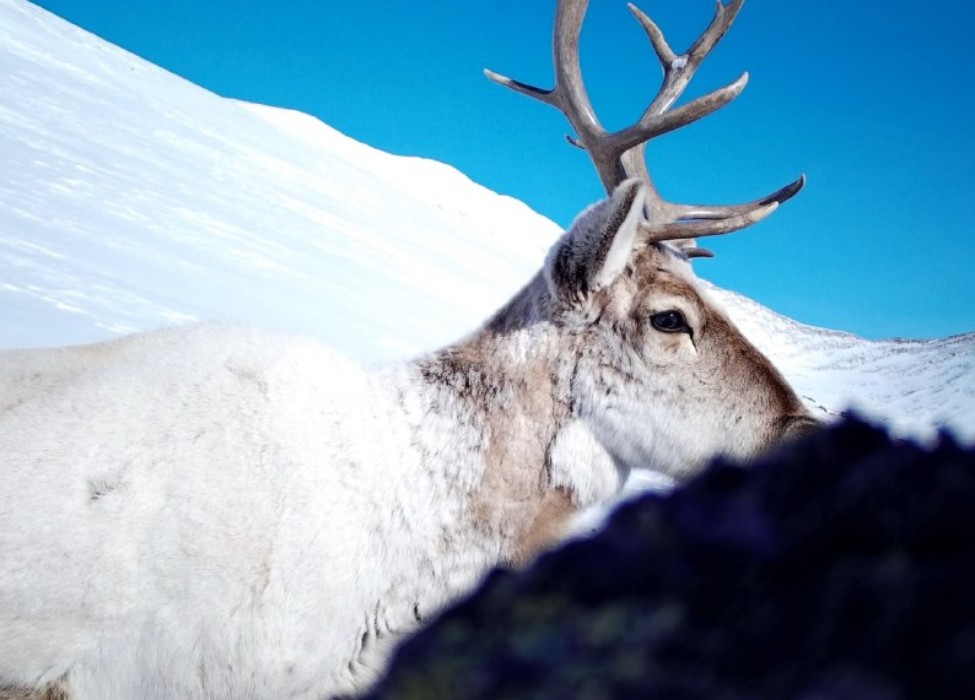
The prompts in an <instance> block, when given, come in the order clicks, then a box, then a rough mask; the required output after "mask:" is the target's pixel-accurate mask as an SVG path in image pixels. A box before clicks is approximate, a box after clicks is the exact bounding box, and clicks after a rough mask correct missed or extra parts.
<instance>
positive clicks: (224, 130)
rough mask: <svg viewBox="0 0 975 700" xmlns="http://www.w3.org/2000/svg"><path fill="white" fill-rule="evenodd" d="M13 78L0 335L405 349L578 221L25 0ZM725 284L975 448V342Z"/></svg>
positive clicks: (761, 335) (883, 399)
mask: <svg viewBox="0 0 975 700" xmlns="http://www.w3.org/2000/svg"><path fill="white" fill-rule="evenodd" d="M0 76H2V77H0V80H2V85H0V158H2V170H0V347H12V346H32V345H57V344H69V343H80V342H87V341H93V340H98V339H103V338H106V337H108V336H111V335H115V334H119V333H124V332H129V331H134V330H139V329H145V328H151V327H155V326H159V325H163V324H171V323H180V322H186V321H190V320H194V319H213V318H219V319H242V320H249V321H254V322H257V323H260V324H264V325H270V326H275V327H279V328H283V329H286V330H292V331H298V332H302V333H307V334H311V335H315V336H317V337H320V338H322V339H324V340H325V341H327V342H328V343H330V344H332V345H334V346H336V347H338V348H339V349H341V350H343V351H344V352H346V353H347V354H349V355H351V356H353V357H356V358H359V359H360V360H362V361H366V362H373V361H378V360H387V359H394V358H400V357H405V356H409V355H413V354H415V353H418V352H421V351H423V350H427V349H430V348H433V347H436V346H439V345H442V344H444V343H447V342H449V341H451V340H453V339H455V338H457V337H459V336H461V335H463V334H464V333H465V332H467V331H470V330H471V329H473V328H474V327H475V326H476V325H477V324H478V323H479V322H480V321H481V320H483V319H484V318H485V317H486V316H487V315H488V314H489V313H490V312H491V311H493V310H494V309H495V308H496V307H497V306H499V305H500V304H501V303H502V302H503V301H505V300H506V299H507V298H508V297H509V296H510V295H511V294H512V293H513V292H515V291H516V290H517V289H518V288H519V287H520V286H521V285H522V284H523V283H524V282H525V281H527V280H528V278H529V277H530V276H531V275H532V274H533V273H534V272H535V270H536V269H537V268H538V266H539V265H540V263H541V261H542V259H543V257H544V253H545V250H546V249H547V247H548V245H549V244H550V243H551V242H552V241H554V240H555V237H556V236H557V234H558V232H559V231H558V228H557V227H556V226H555V224H553V223H552V222H550V221H548V220H547V219H545V218H543V217H541V216H540V215H538V214H536V213H535V212H533V211H531V210H530V209H528V208H527V207H526V206H525V205H523V204H522V203H520V202H518V201H517V200H514V199H512V198H509V197H504V196H501V195H498V194H496V193H493V192H490V191H488V190H486V189H485V188H483V187H481V186H479V185H477V184H476V183H473V182H471V181H470V180H469V179H468V178H466V177H465V176H464V175H463V174H461V173H459V172H458V171H456V170H455V169H453V168H451V167H450V166H447V165H444V164H441V163H437V162H433V161H429V160H424V159H420V158H408V157H401V156H394V155H390V154H387V153H383V152H380V151H377V150H376V149H373V148H370V147H368V146H366V145H363V144H361V143H358V142H355V141H353V140H352V139H349V138H347V137H345V136H343V135H342V134H340V133H338V132H337V131H335V130H334V129H331V128H330V127H328V126H326V125H324V124H322V123H321V122H319V121H317V120H315V119H313V118H312V117H309V116H307V115H303V114H298V113H295V112H289V111H285V110H280V109H274V108H269V107H262V106H257V105H249V104H243V103H240V102H236V101H233V100H229V99H225V98H221V97H219V96H217V95H214V94H212V93H210V92H208V91H206V90H203V89H202V88H200V87H197V86H195V85H193V84H191V83H188V82H186V81H184V80H182V79H180V78H178V77H176V76H174V75H172V74H169V73H167V72H165V71H163V70H162V69H160V68H158V67H156V66H153V65H151V64H149V63H147V62H145V61H143V60H141V59H139V58H137V57H135V56H133V55H131V54H129V53H127V52H125V51H123V50H121V49H119V48H117V47H115V46H112V45H110V44H108V43H106V42H104V41H102V40H100V39H98V38H97V37H95V36H93V35H91V34H89V33H87V32H85V31H83V30H80V29H78V28H76V27H73V26H72V25H70V24H67V23H66V22H64V21H62V20H60V19H58V18H56V17H54V16H53V15H51V14H49V13H47V12H45V11H43V10H41V9H40V8H37V7H36V6H33V5H30V4H29V3H26V2H23V0H0ZM512 167H517V163H513V164H512ZM594 176H595V175H594ZM714 264H720V262H719V263H714ZM714 292H715V294H716V295H717V296H719V297H720V298H721V299H722V300H723V301H724V303H725V304H726V306H727V308H728V310H729V312H730V313H731V315H732V316H733V317H734V318H735V320H736V321H737V322H738V323H739V325H740V326H741V327H742V329H743V330H744V331H745V333H746V334H747V335H748V336H749V337H750V338H752V340H753V341H754V342H755V343H756V344H757V345H758V346H759V347H760V348H762V349H763V350H764V351H765V352H766V353H767V354H768V355H769V356H770V357H771V358H772V359H773V361H775V362H776V363H777V364H778V365H779V366H780V367H781V368H782V370H783V371H784V373H785V374H786V375H787V376H788V377H789V379H790V380H791V381H792V382H793V383H794V385H795V386H796V388H797V389H798V391H799V392H800V393H801V394H802V395H803V396H805V397H806V398H807V400H808V401H809V403H810V404H811V405H813V406H817V407H819V408H817V410H822V411H825V412H832V413H836V412H839V411H840V410H842V409H844V408H845V407H847V406H848V405H854V406H856V407H857V408H859V409H860V410H861V411H863V412H865V413H867V414H869V415H872V416H876V417H880V418H883V419H885V420H887V421H889V422H890V423H891V424H892V425H894V426H895V427H896V428H897V429H898V430H900V431H901V432H907V433H915V434H930V433H931V431H932V430H933V429H934V428H936V427H937V426H941V425H946V426H951V427H952V428H954V429H955V430H956V431H957V432H958V433H959V434H961V435H963V436H965V437H966V438H967V439H973V440H975V334H967V335H963V336H957V337H953V338H948V339H945V340H937V341H923V342H916V341H902V340H894V341H885V342H872V341H866V340H863V339H861V338H858V337H855V336H852V335H849V334H845V333H838V332H834V331H829V330H824V329H818V328H811V327H808V326H803V325H801V324H798V323H796V322H794V321H791V320H789V319H787V318H784V317H782V316H780V315H777V314H775V313H774V312H772V311H770V310H768V309H766V308H764V307H762V306H761V305H759V304H757V303H755V302H753V301H751V300H748V299H745V298H743V297H740V296H738V295H735V294H733V293H730V292H726V291H723V290H717V289H716V290H714ZM812 293H814V290H812Z"/></svg>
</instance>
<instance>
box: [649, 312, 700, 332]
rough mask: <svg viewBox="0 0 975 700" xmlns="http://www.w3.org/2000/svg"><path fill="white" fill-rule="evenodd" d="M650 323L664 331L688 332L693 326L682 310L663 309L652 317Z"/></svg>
mask: <svg viewBox="0 0 975 700" xmlns="http://www.w3.org/2000/svg"><path fill="white" fill-rule="evenodd" d="M650 325H652V326H653V327H654V328H656V329H657V330H658V331H662V332H664V333H688V332H690V330H691V328H690V326H688V325H687V321H686V320H685V319H684V314H682V313H681V312H680V311H662V312H660V313H659V314H654V315H653V316H651V317H650Z"/></svg>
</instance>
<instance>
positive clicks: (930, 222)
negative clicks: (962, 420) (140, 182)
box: [38, 0, 975, 338]
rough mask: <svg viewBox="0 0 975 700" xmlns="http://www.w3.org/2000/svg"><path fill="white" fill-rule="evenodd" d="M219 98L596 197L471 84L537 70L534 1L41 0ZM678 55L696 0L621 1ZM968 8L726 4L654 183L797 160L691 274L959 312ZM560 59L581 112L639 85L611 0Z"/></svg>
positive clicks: (672, 190)
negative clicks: (304, 115) (727, 17)
mask: <svg viewBox="0 0 975 700" xmlns="http://www.w3.org/2000/svg"><path fill="white" fill-rule="evenodd" d="M38 4H39V5H41V6H42V7H45V8H46V9H48V10H50V11H52V12H54V13H55V14H58V15H60V16H62V17H64V18H66V19H68V20H70V21H71V22H73V23H75V24H78V25H80V26H82V27H84V28H85V29H88V30H89V31H92V32H94V33H96V34H98V35H100V36H102V37H103V38H105V39H107V40H109V41H111V42H113V43H115V44H118V45H120V46H122V47H124V48H126V49H128V50H130V51H132V52H134V53H136V54H138V55H140V56H142V57H143V58H146V59H148V60H150V61H152V62H153V63H156V64H158V65H160V66H163V67H164V68H166V69H168V70H170V71H173V72H175V73H178V74H179V75H182V76H184V77H186V78H187V79H189V80H192V81H193V82H195V83H198V84H200V85H203V86H204V87H206V88H208V89H210V90H213V91H214V92H217V93H219V94H221V95H225V96H228V97H235V98H239V99H244V100H251V101H254V102H261V103H265V104H273V105H278V106H282V107H289V108H293V109H298V110H301V111H304V112H308V113H311V114H314V115H316V116H317V117H319V118H321V119H322V120H324V121H326V122H328V123H329V124H331V125H332V126H334V127H336V128H338V129H340V130H341V131H343V132H345V133H346V134H348V135H350V136H352V137H354V138H356V139H358V140H360V141H364V142H367V143H369V144H371V145H373V146H376V147H378V148H382V149H384V150H387V151H391V152H394V153H402V154H409V155H418V156H424V157H429V158H435V159H437V160H442V161H445V162H447V163H450V164H452V165H454V166H456V167H457V168H459V169H460V170H462V171H463V172H465V173H467V174H468V175H469V176H470V177H472V178H473V179H474V180H476V181H478V182H480V183H482V184H484V185H486V186H487V187H490V188H491V189H494V190H497V191H499V192H503V193H507V194H511V195H513V196H516V197H518V198H519V199H522V200H524V201H525V202H527V203H528V204H529V205H531V206H532V207H534V208H535V209H536V210H538V211H540V212H541V213H543V214H545V215H547V216H549V217H551V218H552V219H554V220H556V221H557V222H559V223H560V224H562V225H567V224H568V223H569V222H570V221H571V220H572V218H573V216H574V215H575V214H576V213H577V212H578V210H580V209H581V208H582V207H583V206H585V205H586V204H588V203H590V202H591V201H593V200H595V199H597V198H599V197H600V196H602V191H601V186H600V184H599V180H598V178H597V176H596V174H595V170H594V169H593V168H592V166H591V164H590V163H589V161H588V159H587V157H586V155H585V153H583V152H582V151H578V150H576V149H574V148H571V147H570V146H568V145H567V144H566V143H565V141H564V139H563V136H564V135H565V134H566V133H567V130H568V126H567V124H566V122H565V120H564V118H563V117H562V115H560V114H559V113H558V112H557V111H555V110H554V109H552V108H550V107H547V106H545V105H542V104H540V103H536V102H533V101H531V100H528V99H527V98H524V97H521V96H519V95H515V94H514V93H511V92H509V91H506V90H504V89H502V88H500V87H497V86H495V85H493V84H491V83H489V82H488V81H487V80H486V79H485V78H484V77H483V76H482V74H481V71H482V69H483V68H486V67H487V68H492V69H494V70H496V71H498V72H501V73H504V74H507V75H509V76H511V77H514V78H517V79H520V80H523V81H526V82H531V83H534V84H537V85H540V86H543V87H550V84H551V81H552V78H551V53H550V41H551V25H552V16H553V12H554V7H555V0H544V1H543V0H531V1H530V2H525V1H524V0H518V1H516V0H505V1H501V0H489V1H487V2H476V3H475V2H442V1H440V0H412V1H411V2H392V1H391V0H374V1H373V2H368V3H367V2H339V1H336V0H331V1H329V0H325V1H322V0H282V1H281V2H278V3H270V2H266V1H263V2H251V1H250V0H242V1H239V2H235V3H233V4H230V3H217V2H205V1H200V0H168V1H167V2H165V3H161V2H146V1H145V0H131V1H130V2H127V3H119V2H117V0H41V2H39V3H38ZM637 4H638V5H639V6H640V7H641V8H642V9H643V10H644V11H646V12H648V13H649V14H650V15H651V16H653V17H654V18H655V19H656V20H657V21H658V23H659V24H660V25H661V26H662V28H663V29H664V31H665V32H666V33H667V35H668V38H669V39H670V40H671V44H672V45H673V46H674V48H675V49H676V50H678V51H682V50H684V49H686V48H687V46H688V45H689V44H690V43H691V42H692V41H693V39H694V38H695V37H696V35H697V34H698V33H699V32H700V31H701V30H703V28H704V27H706V26H707V24H708V22H709V21H710V19H711V16H712V13H713V9H714V6H713V4H712V2H710V1H709V0H644V1H643V2H638V3H637ZM973 25H975V4H973V3H969V2H961V0H932V1H931V2H928V3H919V2H916V0H885V1H884V2H880V1H879V0H857V1H856V2H841V1H840V0H831V1H829V2H815V3H814V2H798V1H796V0H750V2H748V3H747V4H746V6H745V8H744V9H743V11H742V14H741V15H740V17H739V18H738V21H737V22H736V23H735V26H734V27H733V28H732V30H731V32H730V33H729V34H728V36H727V37H726V38H725V40H724V41H723V42H722V44H721V45H719V46H718V48H717V49H716V50H715V51H714V53H713V54H712V56H711V57H710V58H709V59H708V61H707V62H706V63H705V64H704V66H703V67H702V69H701V70H700V72H699V74H698V76H697V78H696V79H695V81H694V83H692V85H691V87H690V88H689V89H688V93H687V94H688V96H689V97H693V96H696V95H700V94H703V93H704V92H706V91H709V90H711V89H714V88H716V87H720V86H721V85H723V84H724V83H727V82H730V81H732V80H734V79H735V78H737V77H738V75H739V74H740V73H741V72H742V71H745V70H747V71H748V72H749V73H750V74H751V82H750V84H749V86H748V88H747V89H746V90H745V92H744V94H743V95H742V96H741V97H740V98H738V100H736V101H735V102H734V103H732V104H731V105H730V106H728V107H726V108H725V109H724V110H722V111H721V112H719V113H717V114H715V115H712V116H711V117H709V118H707V119H706V120H704V121H701V122H698V123H697V124H694V125H692V126H690V127H688V128H686V129H684V130H682V131H680V132H677V133H672V134H668V135H666V136H664V137H661V138H660V139H658V140H655V141H654V142H653V143H652V144H651V146H650V149H649V163H650V172H651V174H652V176H653V177H654V180H655V182H656V184H657V185H658V186H659V187H660V189H661V190H662V191H663V193H664V195H665V196H667V197H668V198H670V199H674V200H680V201H686V202H699V203H731V202H736V201H745V200H750V199H753V198H755V197H757V196H760V195H762V194H765V193H766V192H770V191H772V190H774V189H777V188H778V187H779V186H781V185H783V184H785V183H786V182H788V181H790V180H791V179H793V178H794V177H796V176H797V175H798V174H799V173H802V172H805V173H806V174H807V175H808V177H809V184H808V186H807V188H806V190H805V191H804V192H803V193H801V194H800V195H799V196H798V197H797V198H796V199H794V200H792V201H790V202H789V203H787V204H786V205H785V206H784V207H783V208H782V209H781V210H780V211H778V212H776V213H775V214H774V215H773V216H772V218H771V219H769V220H768V221H766V222H763V223H762V224H760V225H758V226H756V227H754V228H751V229H748V230H746V231H743V232H739V233H736V234H732V235H730V236H726V237H721V238H717V239H711V240H709V241H708V243H707V245H708V247H710V248H712V249H713V250H715V251H716V252H717V253H718V257H717V258H716V259H714V260H704V261H699V262H697V263H696V266H697V269H698V273H699V274H700V275H701V276H702V277H705V278H707V279H710V280H712V281H714V282H716V283H717V284H719V285H722V286H725V287H728V288H730V289H735V290H737V291H740V292H742V293H744V294H747V295H748V296H751V297H753V298H755V299H757V300H759V301H761V302H762V303H764V304H766V305H768V306H770V307H772V308H773V309H775V310H777V311H779V312H781V313H784V314H786V315H789V316H791V317H793V318H796V319H798V320H800V321H803V322H806V323H812V324H815V325H821V326H826V327H830V328H836V329H841V330H849V331H853V332H855V333H858V334H860V335H864V336H866V337H871V338H883V337H892V336H901V337H914V338H923V337H934V336H944V335H949V334H954V333H962V332H968V331H975V274H972V272H971V269H970V268H971V262H970V259H971V258H972V252H971V251H972V248H973V246H975V235H973V233H972V231H973V225H972V217H973V215H975V206H973V205H975V127H973V124H975V118H973V117H972V116H971V115H972V113H973V111H975V104H973V102H975V97H973V89H975V48H973V46H975V42H972V40H971V38H970V31H971V27H972V26H973ZM581 50H582V60H583V69H584V72H585V77H586V81H587V87H588V89H589V92H590V96H591V98H592V101H593V103H594V105H595V108H596V111H597V113H598V114H599V117H600V119H601V120H602V121H603V123H604V125H606V126H608V127H610V128H619V127H622V126H625V125H628V124H629V123H630V122H631V121H632V120H633V119H635V118H636V117H637V116H638V115H639V114H640V113H641V112H642V110H643V108H644V107H645V106H646V104H647V103H648V102H649V100H650V99H651V98H652V96H653V94H654V93H655V91H656V89H657V87H658V85H659V77H660V71H659V68H658V67H657V64H656V62H655V61H656V59H655V58H654V56H653V53H652V51H651V49H650V46H649V43H648V42H647V40H646V37H645V35H644V33H643V31H642V29H641V28H640V27H639V25H638V24H637V23H636V21H635V20H634V19H633V18H632V16H631V15H630V13H629V12H628V11H627V9H626V3H625V2H624V0H592V3H591V8H590V10H589V15H588V17H587V20H586V24H585V26H584V28H583V38H582V49H581Z"/></svg>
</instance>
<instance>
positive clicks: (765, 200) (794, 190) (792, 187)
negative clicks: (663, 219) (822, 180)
mask: <svg viewBox="0 0 975 700" xmlns="http://www.w3.org/2000/svg"><path fill="white" fill-rule="evenodd" d="M805 186H806V176H805V175H800V176H799V177H798V178H797V179H796V180H795V181H793V182H790V183H789V184H788V185H786V186H785V187H783V188H782V189H779V190H776V191H775V192H773V193H771V194H768V195H766V196H764V197H762V198H761V199H756V200H754V201H752V202H747V203H745V204H733V205H727V206H707V205H699V204H675V205H671V206H672V207H673V211H674V213H675V214H676V215H677V217H678V218H680V219H681V220H682V221H689V220H713V219H721V218H724V217H727V216H734V215H737V214H747V213H748V212H751V211H754V210H756V209H761V208H762V207H765V206H768V205H769V204H782V203H783V202H786V201H788V200H790V199H792V198H793V197H795V196H796V195H797V194H799V192H800V190H802V188H803V187H805Z"/></svg>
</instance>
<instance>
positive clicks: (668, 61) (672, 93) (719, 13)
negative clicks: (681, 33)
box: [609, 0, 748, 151]
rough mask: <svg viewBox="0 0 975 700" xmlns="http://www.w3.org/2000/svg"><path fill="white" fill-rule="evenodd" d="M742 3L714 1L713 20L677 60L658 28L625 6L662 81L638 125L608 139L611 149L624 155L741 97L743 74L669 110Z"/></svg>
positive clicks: (635, 9)
mask: <svg viewBox="0 0 975 700" xmlns="http://www.w3.org/2000/svg"><path fill="white" fill-rule="evenodd" d="M744 2H745V0H732V2H731V3H730V4H729V5H725V4H724V3H723V2H722V0H717V6H716V9H715V13H714V19H712V20H711V24H710V25H709V26H708V28H707V29H706V30H704V32H703V33H702V34H701V36H699V37H698V38H697V40H696V41H695V42H694V43H693V44H692V45H691V48H690V49H688V50H687V53H685V54H683V55H681V56H678V55H676V54H675V53H674V51H673V50H672V49H671V48H670V46H669V44H667V41H666V39H665V38H664V35H663V32H662V31H661V29H660V27H658V26H657V24H656V23H655V22H654V21H653V20H652V19H650V17H649V16H648V15H647V14H646V13H644V12H643V11H642V10H640V9H639V8H638V7H637V6H636V5H634V4H633V3H630V4H629V5H628V7H629V8H630V12H632V13H633V15H634V16H635V17H636V18H637V20H638V21H639V22H640V24H641V25H642V26H643V29H644V31H645V32H646V33H647V36H648V37H649V39H650V43H651V44H652V45H653V49H654V52H655V53H656V54H657V58H658V59H659V60H660V65H661V67H662V68H663V71H664V81H663V85H661V87H660V90H659V92H658V93H657V96H656V97H655V98H654V99H653V101H652V102H651V103H650V106H649V107H647V109H646V111H645V112H644V113H643V116H641V117H640V119H639V121H637V123H636V124H634V125H633V126H631V127H628V128H626V129H623V130H622V131H619V132H617V133H615V134H612V135H611V136H610V137H609V138H610V140H612V142H613V146H614V147H615V148H617V149H620V150H621V151H626V150H628V149H630V148H633V147H634V146H637V145H639V144H641V143H643V142H645V141H649V140H650V139H652V138H654V137H656V136H660V135H662V134H666V133H667V132H668V131H673V130H675V129H679V128H680V127H682V126H684V125H686V124H690V123H692V122H695V121H697V120H698V119H702V118H704V117H706V116H708V115H709V114H713V113H714V112H716V111H718V110H719V109H721V108H722V107H724V106H725V105H727V104H728V103H729V102H731V101H732V100H734V99H735V98H736V97H738V95H740V94H741V93H742V91H743V90H744V89H745V86H746V85H747V84H748V73H743V74H742V75H741V76H740V77H739V78H738V80H736V81H735V82H733V83H731V84H730V85H726V86H725V87H723V88H721V89H719V90H715V91H713V92H711V93H708V94H707V95H704V96H703V97H698V98H697V99H695V100H692V101H691V102H689V103H688V104H686V105H683V106H681V107H679V108H677V109H674V110H670V107H671V105H673V104H674V102H676V101H677V99H678V98H679V97H680V96H681V95H682V94H684V90H686V89H687V86H688V84H690V82H691V80H692V79H693V78H694V74H695V73H697V69H698V68H699V67H700V66H701V63H703V62H704V59H705V58H707V56H708V54H710V53H711V51H712V50H713V49H714V47H715V46H717V44H718V42H719V41H721V39H722V38H723V37H724V35H725V34H727V33H728V30H729V29H730V28H731V25H732V23H733V22H734V21H735V18H736V17H738V13H739V12H741V8H742V6H743V5H744ZM668 110H670V111H668Z"/></svg>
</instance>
